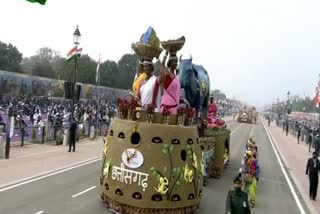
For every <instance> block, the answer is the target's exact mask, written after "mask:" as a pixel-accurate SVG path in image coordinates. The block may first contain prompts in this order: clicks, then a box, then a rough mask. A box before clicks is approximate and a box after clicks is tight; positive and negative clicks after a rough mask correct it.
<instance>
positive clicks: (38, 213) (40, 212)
mask: <svg viewBox="0 0 320 214" xmlns="http://www.w3.org/2000/svg"><path fill="white" fill-rule="evenodd" d="M42 213H44V211H43V210H42V211H39V212H36V213H35V214H42Z"/></svg>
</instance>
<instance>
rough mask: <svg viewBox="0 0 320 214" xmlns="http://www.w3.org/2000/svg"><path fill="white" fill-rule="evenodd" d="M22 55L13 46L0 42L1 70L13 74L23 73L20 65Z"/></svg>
mask: <svg viewBox="0 0 320 214" xmlns="http://www.w3.org/2000/svg"><path fill="white" fill-rule="evenodd" d="M21 61H22V53H20V52H19V50H18V49H17V48H16V47H15V46H13V45H12V44H10V43H9V44H6V43H3V42H1V41H0V69H1V70H5V71H12V72H18V73H19V72H21V69H20V63H21Z"/></svg>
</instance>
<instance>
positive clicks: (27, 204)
mask: <svg viewBox="0 0 320 214" xmlns="http://www.w3.org/2000/svg"><path fill="white" fill-rule="evenodd" d="M228 127H229V129H230V130H231V133H232V135H231V151H230V153H231V154H230V165H229V166H228V167H227V169H226V170H225V173H224V175H223V177H222V178H221V179H211V180H209V183H208V185H207V186H206V187H205V190H204V195H203V199H202V202H201V208H200V213H201V214H212V213H224V209H225V200H226V196H227V192H228V190H229V189H232V188H233V184H232V180H233V178H234V176H235V175H237V174H238V172H239V168H240V167H241V164H242V159H243V152H244V145H245V143H246V141H247V139H248V137H249V136H250V134H252V136H253V138H254V139H255V140H256V142H257V146H258V149H259V163H260V168H261V171H262V173H261V179H260V181H259V183H258V193H257V202H256V208H254V209H253V211H252V213H261V214H262V213H281V214H286V213H288V214H289V213H290V214H292V213H293V214H295V213H300V212H299V209H298V206H297V204H296V202H295V199H294V197H293V195H292V193H291V191H290V188H289V185H288V183H287V181H286V179H285V177H284V175H283V174H282V172H281V167H280V165H279V162H278V161H277V158H276V155H275V153H274V151H273V149H272V146H271V144H270V142H269V139H268V137H267V133H266V132H265V130H264V127H263V126H262V124H260V123H259V124H257V125H252V124H238V123H237V122H235V121H230V122H229V123H228ZM253 127H254V128H253ZM251 132H252V133H251ZM100 169H101V162H100V161H92V162H91V163H89V164H84V165H82V166H80V167H75V168H73V169H70V170H66V171H63V172H61V173H56V174H53V175H51V176H47V177H45V178H43V179H39V180H36V181H34V182H30V183H26V184H24V185H20V186H16V187H14V188H10V189H7V190H4V191H2V192H0V201H1V204H0V213H1V214H12V213H15V214H20V213H21V214H29V213H30V214H40V213H41V214H46V213H54V214H55V213H57V214H60V213H77V214H81V213H83V214H87V213H95V214H99V213H101V214H102V213H110V212H109V211H108V210H107V208H105V207H104V204H103V203H102V201H101V200H100V197H99V186H100V185H99V183H98V182H99V175H100Z"/></svg>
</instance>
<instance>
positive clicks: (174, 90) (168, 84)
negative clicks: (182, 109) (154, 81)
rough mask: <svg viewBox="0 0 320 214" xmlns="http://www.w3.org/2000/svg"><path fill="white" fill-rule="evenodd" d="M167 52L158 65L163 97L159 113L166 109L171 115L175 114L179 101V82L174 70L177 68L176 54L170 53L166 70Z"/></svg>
mask: <svg viewBox="0 0 320 214" xmlns="http://www.w3.org/2000/svg"><path fill="white" fill-rule="evenodd" d="M168 53H169V51H168V50H167V51H166V54H165V55H164V57H163V61H162V63H160V77H159V82H160V83H161V84H162V87H163V96H162V99H161V112H163V111H164V110H165V109H168V110H169V111H170V113H171V114H177V110H178V106H179V101H180V81H179V79H178V78H177V76H176V69H177V66H178V57H177V56H176V53H170V57H169V60H168V63H167V66H168V68H169V69H167V68H166V66H165V62H166V59H167V57H168Z"/></svg>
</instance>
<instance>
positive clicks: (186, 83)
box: [177, 57, 210, 121]
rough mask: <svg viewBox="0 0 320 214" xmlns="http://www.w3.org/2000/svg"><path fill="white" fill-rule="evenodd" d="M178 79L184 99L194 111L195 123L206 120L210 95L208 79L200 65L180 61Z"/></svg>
mask: <svg viewBox="0 0 320 214" xmlns="http://www.w3.org/2000/svg"><path fill="white" fill-rule="evenodd" d="M177 70H178V78H179V80H180V85H181V89H184V93H185V98H186V99H187V101H188V102H189V104H190V106H191V107H192V108H195V109H196V112H197V121H198V117H200V118H201V119H206V118H207V112H208V102H209V95H210V79H209V75H208V72H207V71H206V70H205V69H204V67H203V66H202V65H195V64H193V63H192V57H191V58H190V59H181V57H180V62H179V67H178V69H177Z"/></svg>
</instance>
